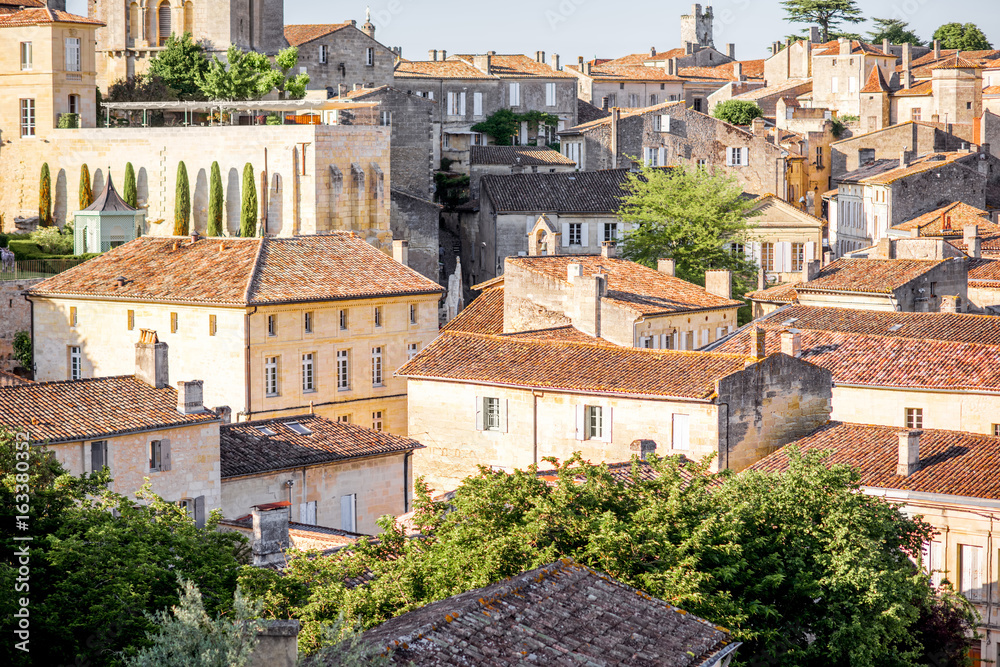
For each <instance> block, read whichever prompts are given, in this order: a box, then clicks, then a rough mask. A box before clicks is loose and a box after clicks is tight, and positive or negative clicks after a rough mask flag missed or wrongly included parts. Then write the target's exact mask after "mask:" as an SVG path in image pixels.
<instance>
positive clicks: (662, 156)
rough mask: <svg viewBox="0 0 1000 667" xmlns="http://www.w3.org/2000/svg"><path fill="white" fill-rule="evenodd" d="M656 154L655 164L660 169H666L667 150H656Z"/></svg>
mask: <svg viewBox="0 0 1000 667" xmlns="http://www.w3.org/2000/svg"><path fill="white" fill-rule="evenodd" d="M657 153H658V155H657V160H656V163H657V164H658V165H660V166H661V167H666V166H667V149H666V148H659V149H657Z"/></svg>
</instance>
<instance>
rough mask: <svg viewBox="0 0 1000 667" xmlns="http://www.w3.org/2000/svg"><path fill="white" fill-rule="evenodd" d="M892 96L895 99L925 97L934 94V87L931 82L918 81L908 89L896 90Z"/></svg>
mask: <svg viewBox="0 0 1000 667" xmlns="http://www.w3.org/2000/svg"><path fill="white" fill-rule="evenodd" d="M892 94H893V96H895V97H927V96H930V95H933V94H934V85H933V83H932V82H931V81H918V82H916V83H914V84H912V85H911V86H910V87H909V88H897V89H896V90H894V91H893V93H892ZM890 127H892V126H890ZM886 129H889V128H886Z"/></svg>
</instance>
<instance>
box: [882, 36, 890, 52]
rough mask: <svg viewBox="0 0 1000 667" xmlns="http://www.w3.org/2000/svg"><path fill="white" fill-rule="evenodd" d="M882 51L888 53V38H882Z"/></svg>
mask: <svg viewBox="0 0 1000 667" xmlns="http://www.w3.org/2000/svg"><path fill="white" fill-rule="evenodd" d="M882 53H889V40H888V39H883V40H882Z"/></svg>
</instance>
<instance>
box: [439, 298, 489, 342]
mask: <svg viewBox="0 0 1000 667" xmlns="http://www.w3.org/2000/svg"><path fill="white" fill-rule="evenodd" d="M442 331H464V332H466V333H481V334H491V335H499V334H502V333H503V286H500V287H491V288H487V289H484V290H483V291H482V293H481V294H480V295H479V296H477V297H476V298H475V299H473V300H472V303H470V304H469V305H468V306H466V307H465V309H464V310H463V311H462V312H460V313H459V314H458V315H457V316H455V318H454V319H452V321H451V322H448V324H446V325H445V326H444V328H443V329H442Z"/></svg>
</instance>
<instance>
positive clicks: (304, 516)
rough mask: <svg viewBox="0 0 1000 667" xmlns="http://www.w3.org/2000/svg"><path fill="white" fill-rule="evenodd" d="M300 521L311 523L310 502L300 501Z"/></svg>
mask: <svg viewBox="0 0 1000 667" xmlns="http://www.w3.org/2000/svg"><path fill="white" fill-rule="evenodd" d="M299 522H300V523H309V503H299Z"/></svg>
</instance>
